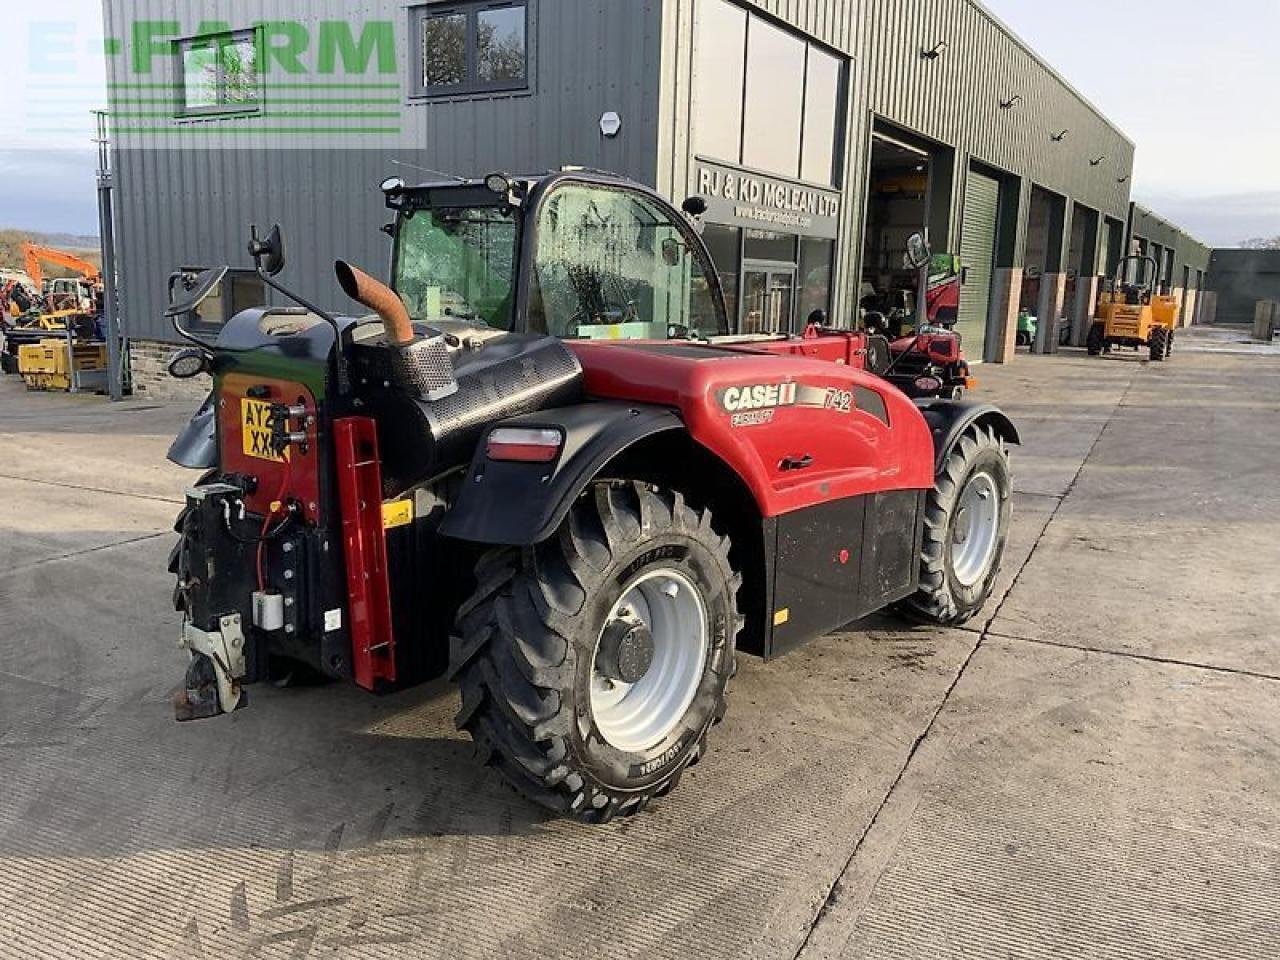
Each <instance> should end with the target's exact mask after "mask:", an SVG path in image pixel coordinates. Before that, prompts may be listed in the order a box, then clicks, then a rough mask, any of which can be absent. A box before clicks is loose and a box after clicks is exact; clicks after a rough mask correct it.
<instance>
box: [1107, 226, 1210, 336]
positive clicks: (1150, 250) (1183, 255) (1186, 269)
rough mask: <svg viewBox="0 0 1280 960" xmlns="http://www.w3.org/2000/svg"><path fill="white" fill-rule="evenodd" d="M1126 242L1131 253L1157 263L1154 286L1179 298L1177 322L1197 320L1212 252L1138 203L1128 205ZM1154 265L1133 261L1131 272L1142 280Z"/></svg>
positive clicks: (1207, 281)
mask: <svg viewBox="0 0 1280 960" xmlns="http://www.w3.org/2000/svg"><path fill="white" fill-rule="evenodd" d="M1128 237H1129V243H1128V246H1127V247H1126V249H1127V250H1129V251H1130V252H1131V253H1132V254H1134V255H1135V256H1140V257H1151V258H1152V259H1154V260H1155V262H1156V263H1158V264H1159V265H1160V270H1159V273H1158V275H1157V276H1156V277H1155V278H1154V279H1155V285H1156V286H1157V287H1158V288H1159V289H1160V290H1161V291H1162V292H1163V293H1165V294H1173V295H1174V296H1177V297H1178V298H1179V303H1180V304H1181V311H1180V313H1179V324H1180V325H1181V326H1188V325H1190V324H1192V323H1196V322H1197V321H1198V320H1199V319H1200V316H1199V314H1200V308H1201V306H1202V301H1201V299H1200V293H1201V292H1202V291H1204V290H1207V289H1210V287H1209V263H1210V258H1211V256H1212V254H1213V251H1212V250H1211V249H1210V248H1209V247H1208V246H1206V245H1205V244H1203V243H1201V242H1200V241H1199V240H1197V239H1196V238H1195V237H1193V236H1191V234H1189V233H1187V232H1186V231H1185V230H1183V229H1182V228H1181V227H1178V226H1176V225H1174V224H1172V223H1170V222H1169V221H1167V220H1165V219H1164V218H1162V217H1160V216H1158V215H1157V214H1155V213H1153V212H1151V211H1150V210H1148V209H1147V208H1146V207H1144V206H1143V205H1142V204H1140V203H1133V204H1130V206H1129V224H1128ZM1153 269H1154V268H1153V267H1151V265H1150V264H1146V265H1145V267H1143V266H1141V265H1140V264H1133V271H1131V275H1133V274H1134V273H1135V272H1136V275H1139V276H1141V277H1143V278H1144V279H1150V277H1149V276H1148V275H1149V273H1150V271H1152V270H1153Z"/></svg>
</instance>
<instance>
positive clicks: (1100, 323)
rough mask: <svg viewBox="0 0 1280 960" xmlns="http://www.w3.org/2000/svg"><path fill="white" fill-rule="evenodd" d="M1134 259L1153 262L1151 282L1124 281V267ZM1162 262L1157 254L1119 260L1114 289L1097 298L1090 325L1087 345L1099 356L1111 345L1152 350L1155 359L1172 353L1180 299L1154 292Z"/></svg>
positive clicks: (1152, 357)
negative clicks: (1096, 308)
mask: <svg viewBox="0 0 1280 960" xmlns="http://www.w3.org/2000/svg"><path fill="white" fill-rule="evenodd" d="M1131 260H1136V261H1138V262H1140V263H1144V264H1145V263H1148V262H1150V263H1152V264H1154V266H1155V269H1154V270H1153V271H1152V273H1151V274H1150V277H1151V278H1152V279H1151V282H1150V283H1148V282H1142V283H1125V282H1124V281H1123V277H1124V271H1125V266H1126V265H1127V264H1128V263H1129V261H1131ZM1159 274H1160V264H1159V262H1158V261H1157V260H1156V258H1155V257H1144V256H1132V257H1125V258H1124V259H1123V260H1121V261H1120V266H1119V268H1118V269H1117V270H1116V278H1115V280H1114V281H1113V283H1112V284H1111V289H1110V290H1108V291H1105V292H1104V293H1103V294H1102V295H1101V296H1100V297H1099V298H1098V311H1097V313H1096V314H1095V315H1094V318H1093V326H1092V327H1090V328H1089V339H1088V341H1087V342H1086V346H1087V347H1088V350H1089V356H1091V357H1096V356H1098V355H1099V354H1101V353H1106V352H1108V351H1109V350H1110V349H1111V348H1112V347H1117V346H1118V347H1135V348H1137V349H1139V350H1141V349H1144V348H1145V349H1147V350H1150V351H1151V359H1152V360H1164V359H1166V358H1167V357H1168V356H1169V355H1170V354H1171V353H1173V328H1174V326H1176V324H1177V322H1178V298H1177V297H1165V296H1160V295H1159V294H1157V293H1156V292H1155V282H1156V281H1155V278H1156V277H1158V276H1159Z"/></svg>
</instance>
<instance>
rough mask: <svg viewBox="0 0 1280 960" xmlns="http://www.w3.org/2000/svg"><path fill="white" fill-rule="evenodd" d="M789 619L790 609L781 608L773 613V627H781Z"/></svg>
mask: <svg viewBox="0 0 1280 960" xmlns="http://www.w3.org/2000/svg"><path fill="white" fill-rule="evenodd" d="M790 619H791V608H790V607H783V608H782V609H781V610H775V611H774V612H773V625H774V626H775V627H780V626H782V625H783V624H784V623H786V622H787V621H788V620H790Z"/></svg>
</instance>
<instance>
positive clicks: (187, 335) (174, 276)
mask: <svg viewBox="0 0 1280 960" xmlns="http://www.w3.org/2000/svg"><path fill="white" fill-rule="evenodd" d="M182 274H183V271H182V270H175V271H173V273H171V274H169V302H170V303H172V302H173V290H174V288H175V287H176V286H177V285H178V281H179V280H181V279H182ZM179 316H180V314H176V313H175V314H174V315H173V316H171V317H170V318H169V323H170V324H172V325H173V329H174V330H175V331H176V332H177V334H178V336H180V337H181V338H182V339H183V340H186V341H187V342H188V343H191V344H194V345H195V346H197V347H199V348H200V349H201V350H203V351H205V352H206V353H208V352H209V345H208V344H207V343H205V342H204V341H203V340H201V339H200V338H199V337H197V336H196V335H195V334H194V333H191V332H190V331H189V330H187V329H185V328H184V327H183V326H182V323H181V322H180V321H179V320H178V317H179Z"/></svg>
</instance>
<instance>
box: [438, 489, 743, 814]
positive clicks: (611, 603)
mask: <svg viewBox="0 0 1280 960" xmlns="http://www.w3.org/2000/svg"><path fill="white" fill-rule="evenodd" d="M729 547H730V544H729V540H728V538H727V537H723V536H721V535H719V534H718V533H716V531H715V530H714V529H713V528H712V525H711V516H710V514H709V513H708V512H707V511H705V510H702V511H698V510H694V509H692V508H691V507H689V506H688V505H687V504H686V502H685V500H684V498H683V496H681V494H679V493H678V492H674V491H669V490H662V489H657V488H654V487H651V486H648V485H645V484H641V483H635V482H602V483H598V484H596V485H594V486H593V487H591V488H590V489H589V490H588V491H587V493H586V494H585V495H584V496H583V497H581V498H580V499H579V500H578V502H577V503H576V504H575V505H574V507H573V509H572V510H571V511H570V513H569V516H568V517H567V518H566V520H565V522H564V523H563V524H562V525H561V527H560V529H559V531H558V532H557V533H556V534H555V535H554V536H552V537H551V538H550V539H548V540H547V541H545V542H543V543H541V544H538V545H537V546H535V547H530V548H524V549H498V550H494V551H491V552H490V553H488V554H486V556H485V557H483V558H482V559H481V561H480V563H479V564H478V566H477V571H476V578H477V583H478V586H477V589H476V592H475V594H474V595H473V596H472V597H471V599H470V600H468V601H467V602H466V603H465V604H463V606H462V608H461V609H460V610H459V613H458V619H457V623H456V630H455V635H454V637H453V641H452V647H451V651H450V661H451V663H450V673H451V675H452V677H453V678H454V679H455V680H456V681H457V683H458V686H459V688H460V692H461V699H462V706H461V709H460V711H459V713H458V717H457V724H458V727H459V729H462V730H466V731H467V732H468V733H469V734H470V735H471V737H472V739H473V740H474V742H475V744H476V750H477V753H478V755H479V757H480V758H481V759H482V761H483V762H485V763H487V764H489V765H490V766H493V767H494V768H496V769H497V770H498V771H499V772H500V773H501V774H502V776H503V777H504V778H505V779H506V780H507V782H508V783H510V784H511V785H512V786H514V787H515V788H516V789H517V790H518V791H520V792H521V793H523V794H524V795H525V796H526V797H528V798H529V799H531V800H533V801H535V802H536V803H539V804H541V805H542V806H545V807H547V808H549V809H552V810H554V811H556V812H559V813H562V814H566V815H569V816H572V817H574V818H576V819H579V820H584V821H588V822H604V821H607V820H609V819H611V818H612V817H614V816H616V815H618V814H630V813H636V812H638V811H640V810H642V809H643V808H644V807H645V806H646V805H647V804H648V803H649V802H650V800H652V799H653V798H654V797H656V796H661V795H663V794H665V793H667V792H669V791H670V790H671V789H672V788H673V787H674V786H675V784H676V782H677V781H678V780H679V778H680V776H681V774H682V773H683V772H684V770H685V769H686V768H687V767H688V766H689V765H690V764H692V763H694V762H695V761H696V760H697V759H698V758H699V756H700V755H701V752H702V750H703V749H704V745H705V741H706V736H707V731H708V730H709V729H710V727H711V725H712V724H713V723H715V722H716V721H717V720H719V719H720V718H721V717H722V716H723V715H724V711H725V705H726V702H725V688H726V685H727V684H728V682H729V678H730V677H731V676H732V675H733V673H734V670H735V660H734V644H735V640H736V638H737V634H738V632H739V631H740V630H741V628H742V624H743V620H742V617H741V616H740V614H739V612H738V603H737V592H738V589H739V588H740V586H741V584H742V579H741V577H740V576H739V575H738V574H736V573H735V572H734V570H733V568H732V566H731V565H730V562H729ZM664 577H666V578H669V584H668V585H667V589H670V588H674V584H676V582H677V581H678V582H680V583H682V584H683V585H684V586H681V587H679V588H678V590H679V591H684V590H685V589H686V588H688V596H687V597H686V595H685V593H684V592H681V593H680V597H681V599H680V600H677V598H676V594H675V593H666V595H667V596H669V597H670V598H671V602H672V603H673V604H675V603H677V602H679V603H689V602H692V601H691V599H690V598H692V597H693V595H694V594H695V593H696V595H697V598H698V600H700V601H701V606H695V607H694V608H692V609H695V610H699V611H701V616H700V617H698V616H694V617H686V618H685V620H684V621H677V620H673V621H672V622H676V623H678V622H684V623H693V622H697V621H700V623H701V627H700V631H699V632H698V633H697V635H696V636H695V637H694V639H693V640H692V641H690V640H685V641H682V642H683V643H685V644H686V646H685V647H684V649H685V650H689V649H700V650H701V651H702V656H701V657H700V658H698V657H695V658H694V660H693V661H689V660H687V658H686V660H683V661H680V663H683V664H684V667H681V668H676V667H670V666H669V665H670V664H671V663H673V662H675V661H669V660H668V661H664V660H662V659H661V657H662V654H661V653H660V651H661V649H662V643H663V641H662V639H661V637H662V636H671V635H675V634H677V633H679V634H680V635H682V636H691V635H692V634H691V633H690V631H689V630H683V631H673V630H663V629H660V627H659V626H658V625H657V624H658V623H659V621H660V620H661V619H662V616H663V613H662V610H661V604H660V598H658V599H654V598H653V597H650V599H649V601H645V603H644V604H643V605H645V606H646V608H647V604H648V603H649V602H652V603H653V607H652V609H650V612H649V614H648V618H647V620H646V621H645V622H646V623H649V621H652V623H649V626H651V627H652V628H653V629H652V632H651V633H650V635H649V636H650V638H651V640H652V643H651V647H650V658H651V663H652V664H653V666H652V667H647V666H643V667H641V668H636V670H637V672H638V673H639V678H638V679H634V680H633V681H632V682H631V683H626V682H624V680H623V679H622V678H621V676H620V675H619V674H617V673H612V674H611V676H612V677H614V678H616V679H611V678H609V677H606V676H605V675H604V674H605V673H608V672H610V671H616V670H618V669H619V668H618V667H617V666H616V665H617V664H618V663H620V662H621V661H622V659H623V656H622V653H621V652H619V651H618V649H617V648H615V649H614V650H613V652H612V654H608V653H606V645H607V644H608V643H609V639H608V638H610V637H616V636H617V633H616V630H617V625H618V624H620V623H634V622H637V621H636V619H635V618H637V617H640V618H641V619H644V617H641V615H640V614H638V613H635V612H633V611H632V610H631V609H630V608H629V607H628V606H622V607H621V608H620V607H619V604H624V602H625V601H626V600H627V598H630V597H633V596H636V595H637V591H641V590H644V589H646V588H647V586H649V585H653V584H658V585H659V586H661V585H663V582H664V581H663V579H662V578H664ZM664 592H665V589H664ZM620 617H627V618H631V619H630V620H625V621H624V620H620V619H619V618H620ZM606 627H608V629H606ZM628 636H630V635H628ZM615 642H616V641H615ZM690 643H692V644H693V647H692V648H691V647H689V646H688V644H690ZM606 659H607V660H608V663H609V664H610V667H608V668H605V667H602V666H601V664H602V663H605V662H606ZM698 662H700V669H699V668H698V667H697V666H696V664H697V663H698ZM662 663H667V664H668V667H664V668H662V670H661V671H660V672H658V673H654V674H653V675H654V677H667V676H668V671H670V672H671V675H672V676H679V677H682V678H684V679H683V680H681V681H680V682H682V683H685V684H687V685H686V686H685V687H683V689H684V690H685V691H686V693H685V694H684V696H685V697H687V698H689V699H688V705H687V707H684V708H683V712H681V708H680V706H679V703H680V702H683V701H682V698H681V697H673V699H672V700H671V701H669V703H674V704H676V705H675V706H673V707H672V706H668V708H667V710H668V715H669V716H670V717H672V718H673V719H672V723H673V724H674V725H673V726H672V727H671V728H670V729H669V730H666V731H665V732H661V731H659V730H656V729H655V730H654V731H652V732H651V735H655V736H657V739H656V740H654V741H653V742H648V741H647V740H646V741H644V743H645V745H644V746H643V747H639V746H636V745H635V744H634V743H633V744H632V745H630V746H629V745H628V744H627V743H626V742H624V739H623V738H622V736H621V735H620V734H619V733H617V730H616V729H612V732H611V733H610V732H608V731H610V730H611V728H610V727H609V726H608V725H607V724H604V723H603V722H604V721H605V719H606V714H608V717H609V719H610V720H612V719H613V717H614V714H613V713H611V712H610V710H611V709H612V708H609V707H606V706H599V705H600V704H601V703H602V702H603V701H601V700H599V699H598V698H599V697H600V696H601V695H603V696H604V697H610V696H614V695H615V694H617V693H618V691H621V694H620V695H621V696H624V697H625V696H630V695H631V694H632V693H633V692H635V691H639V690H641V688H642V685H644V684H645V683H646V682H649V680H650V673H652V672H653V671H658V670H659V665H660V664H662ZM689 663H694V664H695V666H692V667H691V666H689ZM602 671H603V672H602ZM632 676H635V673H634V672H633V674H632ZM601 683H603V684H605V685H606V686H605V689H604V691H603V694H601V687H600V684H601ZM615 684H616V685H617V690H615ZM598 706H599V711H598V710H597V707H598ZM597 712H599V716H597ZM676 718H678V719H676ZM602 724H603V725H602ZM659 734H660V735H659ZM606 736H611V737H612V738H613V739H606ZM642 736H643V735H642ZM637 742H638V741H637ZM617 744H621V745H617Z"/></svg>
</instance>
